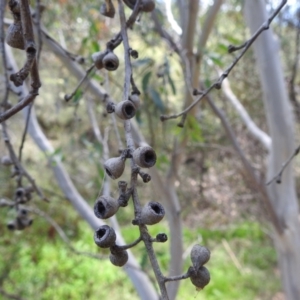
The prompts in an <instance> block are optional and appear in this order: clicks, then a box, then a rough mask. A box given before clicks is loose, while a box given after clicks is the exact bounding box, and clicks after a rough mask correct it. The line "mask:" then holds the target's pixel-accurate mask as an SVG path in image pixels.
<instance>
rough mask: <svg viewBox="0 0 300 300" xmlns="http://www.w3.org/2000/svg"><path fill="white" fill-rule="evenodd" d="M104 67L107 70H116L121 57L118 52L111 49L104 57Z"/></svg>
mask: <svg viewBox="0 0 300 300" xmlns="http://www.w3.org/2000/svg"><path fill="white" fill-rule="evenodd" d="M102 62H103V67H104V68H105V69H106V70H107V71H114V70H116V69H118V67H119V59H118V56H117V55H116V54H114V53H113V52H112V51H109V52H108V53H107V54H106V55H105V56H104V58H103V61H102Z"/></svg>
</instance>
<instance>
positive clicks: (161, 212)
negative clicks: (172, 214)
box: [141, 202, 165, 225]
mask: <svg viewBox="0 0 300 300" xmlns="http://www.w3.org/2000/svg"><path fill="white" fill-rule="evenodd" d="M164 216H165V209H164V208H163V206H162V205H161V204H160V203H158V202H148V203H147V204H146V205H145V206H144V207H143V209H142V213H141V222H142V223H143V224H146V225H154V224H157V223H158V222H160V221H161V220H162V219H163V217H164Z"/></svg>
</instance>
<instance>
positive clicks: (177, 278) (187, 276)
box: [164, 272, 191, 282]
mask: <svg viewBox="0 0 300 300" xmlns="http://www.w3.org/2000/svg"><path fill="white" fill-rule="evenodd" d="M190 276H191V275H190V274H189V272H187V273H184V274H182V275H177V276H172V277H165V278H164V279H165V282H168V281H178V280H183V279H187V278H189V277H190Z"/></svg>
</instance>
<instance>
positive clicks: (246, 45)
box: [160, 0, 287, 121]
mask: <svg viewBox="0 0 300 300" xmlns="http://www.w3.org/2000/svg"><path fill="white" fill-rule="evenodd" d="M286 3H287V0H282V2H281V3H280V5H279V6H278V7H277V9H276V10H275V11H274V12H273V14H272V15H271V16H270V17H269V18H268V20H267V21H266V22H264V23H263V24H262V25H261V26H260V28H259V29H258V30H257V31H256V32H255V33H254V34H253V36H252V37H251V38H250V39H249V40H248V41H246V42H245V43H244V44H243V45H240V46H237V47H234V46H230V47H229V49H228V51H229V53H231V52H233V51H236V50H238V49H243V51H242V52H241V53H240V54H239V55H238V56H237V57H236V58H235V60H234V61H233V62H232V64H231V65H230V66H229V67H228V68H227V69H226V70H225V71H224V72H223V73H222V75H221V76H220V77H219V78H218V79H217V81H216V82H215V83H213V84H212V85H211V86H210V87H209V88H208V89H206V90H205V91H203V92H202V93H201V96H200V97H198V98H197V99H196V100H194V102H193V103H191V104H190V105H189V106H188V107H187V108H185V109H184V110H183V111H182V112H180V113H178V114H173V115H168V116H167V115H162V116H161V117H160V119H161V121H166V120H169V119H176V118H178V117H180V116H182V115H185V114H186V113H188V112H189V111H190V110H191V109H192V108H193V107H194V106H196V105H197V104H198V103H199V102H200V101H201V100H202V99H203V98H204V97H205V96H206V95H207V94H208V93H209V92H210V91H211V90H213V89H220V88H221V85H222V82H223V80H224V79H225V78H226V77H228V75H229V74H230V72H231V71H232V69H233V68H234V67H235V65H236V64H237V63H238V62H239V60H240V59H241V58H242V57H243V56H244V54H245V53H246V52H247V50H248V49H249V48H250V46H251V45H252V44H253V43H254V41H255V40H256V39H257V38H258V37H259V35H260V34H261V33H262V32H263V31H265V30H267V29H269V26H270V24H271V22H272V21H273V19H274V18H275V16H276V15H277V14H278V13H279V12H280V10H281V9H282V8H283V7H284V5H285V4H286Z"/></svg>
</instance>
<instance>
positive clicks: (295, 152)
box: [266, 145, 300, 185]
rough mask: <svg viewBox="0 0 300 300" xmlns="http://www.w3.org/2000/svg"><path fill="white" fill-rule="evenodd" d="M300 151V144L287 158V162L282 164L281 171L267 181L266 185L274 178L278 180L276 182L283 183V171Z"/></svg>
mask: <svg viewBox="0 0 300 300" xmlns="http://www.w3.org/2000/svg"><path fill="white" fill-rule="evenodd" d="M299 151H300V145H299V146H298V147H297V148H296V149H295V151H294V152H293V154H292V155H291V156H290V157H289V158H288V159H287V160H286V162H285V163H284V164H282V167H281V169H280V170H279V172H278V173H277V174H276V175H275V176H274V177H273V178H272V179H270V180H269V181H268V182H267V183H266V185H270V184H271V183H272V182H273V181H274V180H276V183H278V184H280V183H281V177H282V173H283V171H284V170H285V168H286V167H287V166H288V165H289V164H290V162H291V161H292V159H293V158H294V157H295V156H297V155H298V154H299Z"/></svg>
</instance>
